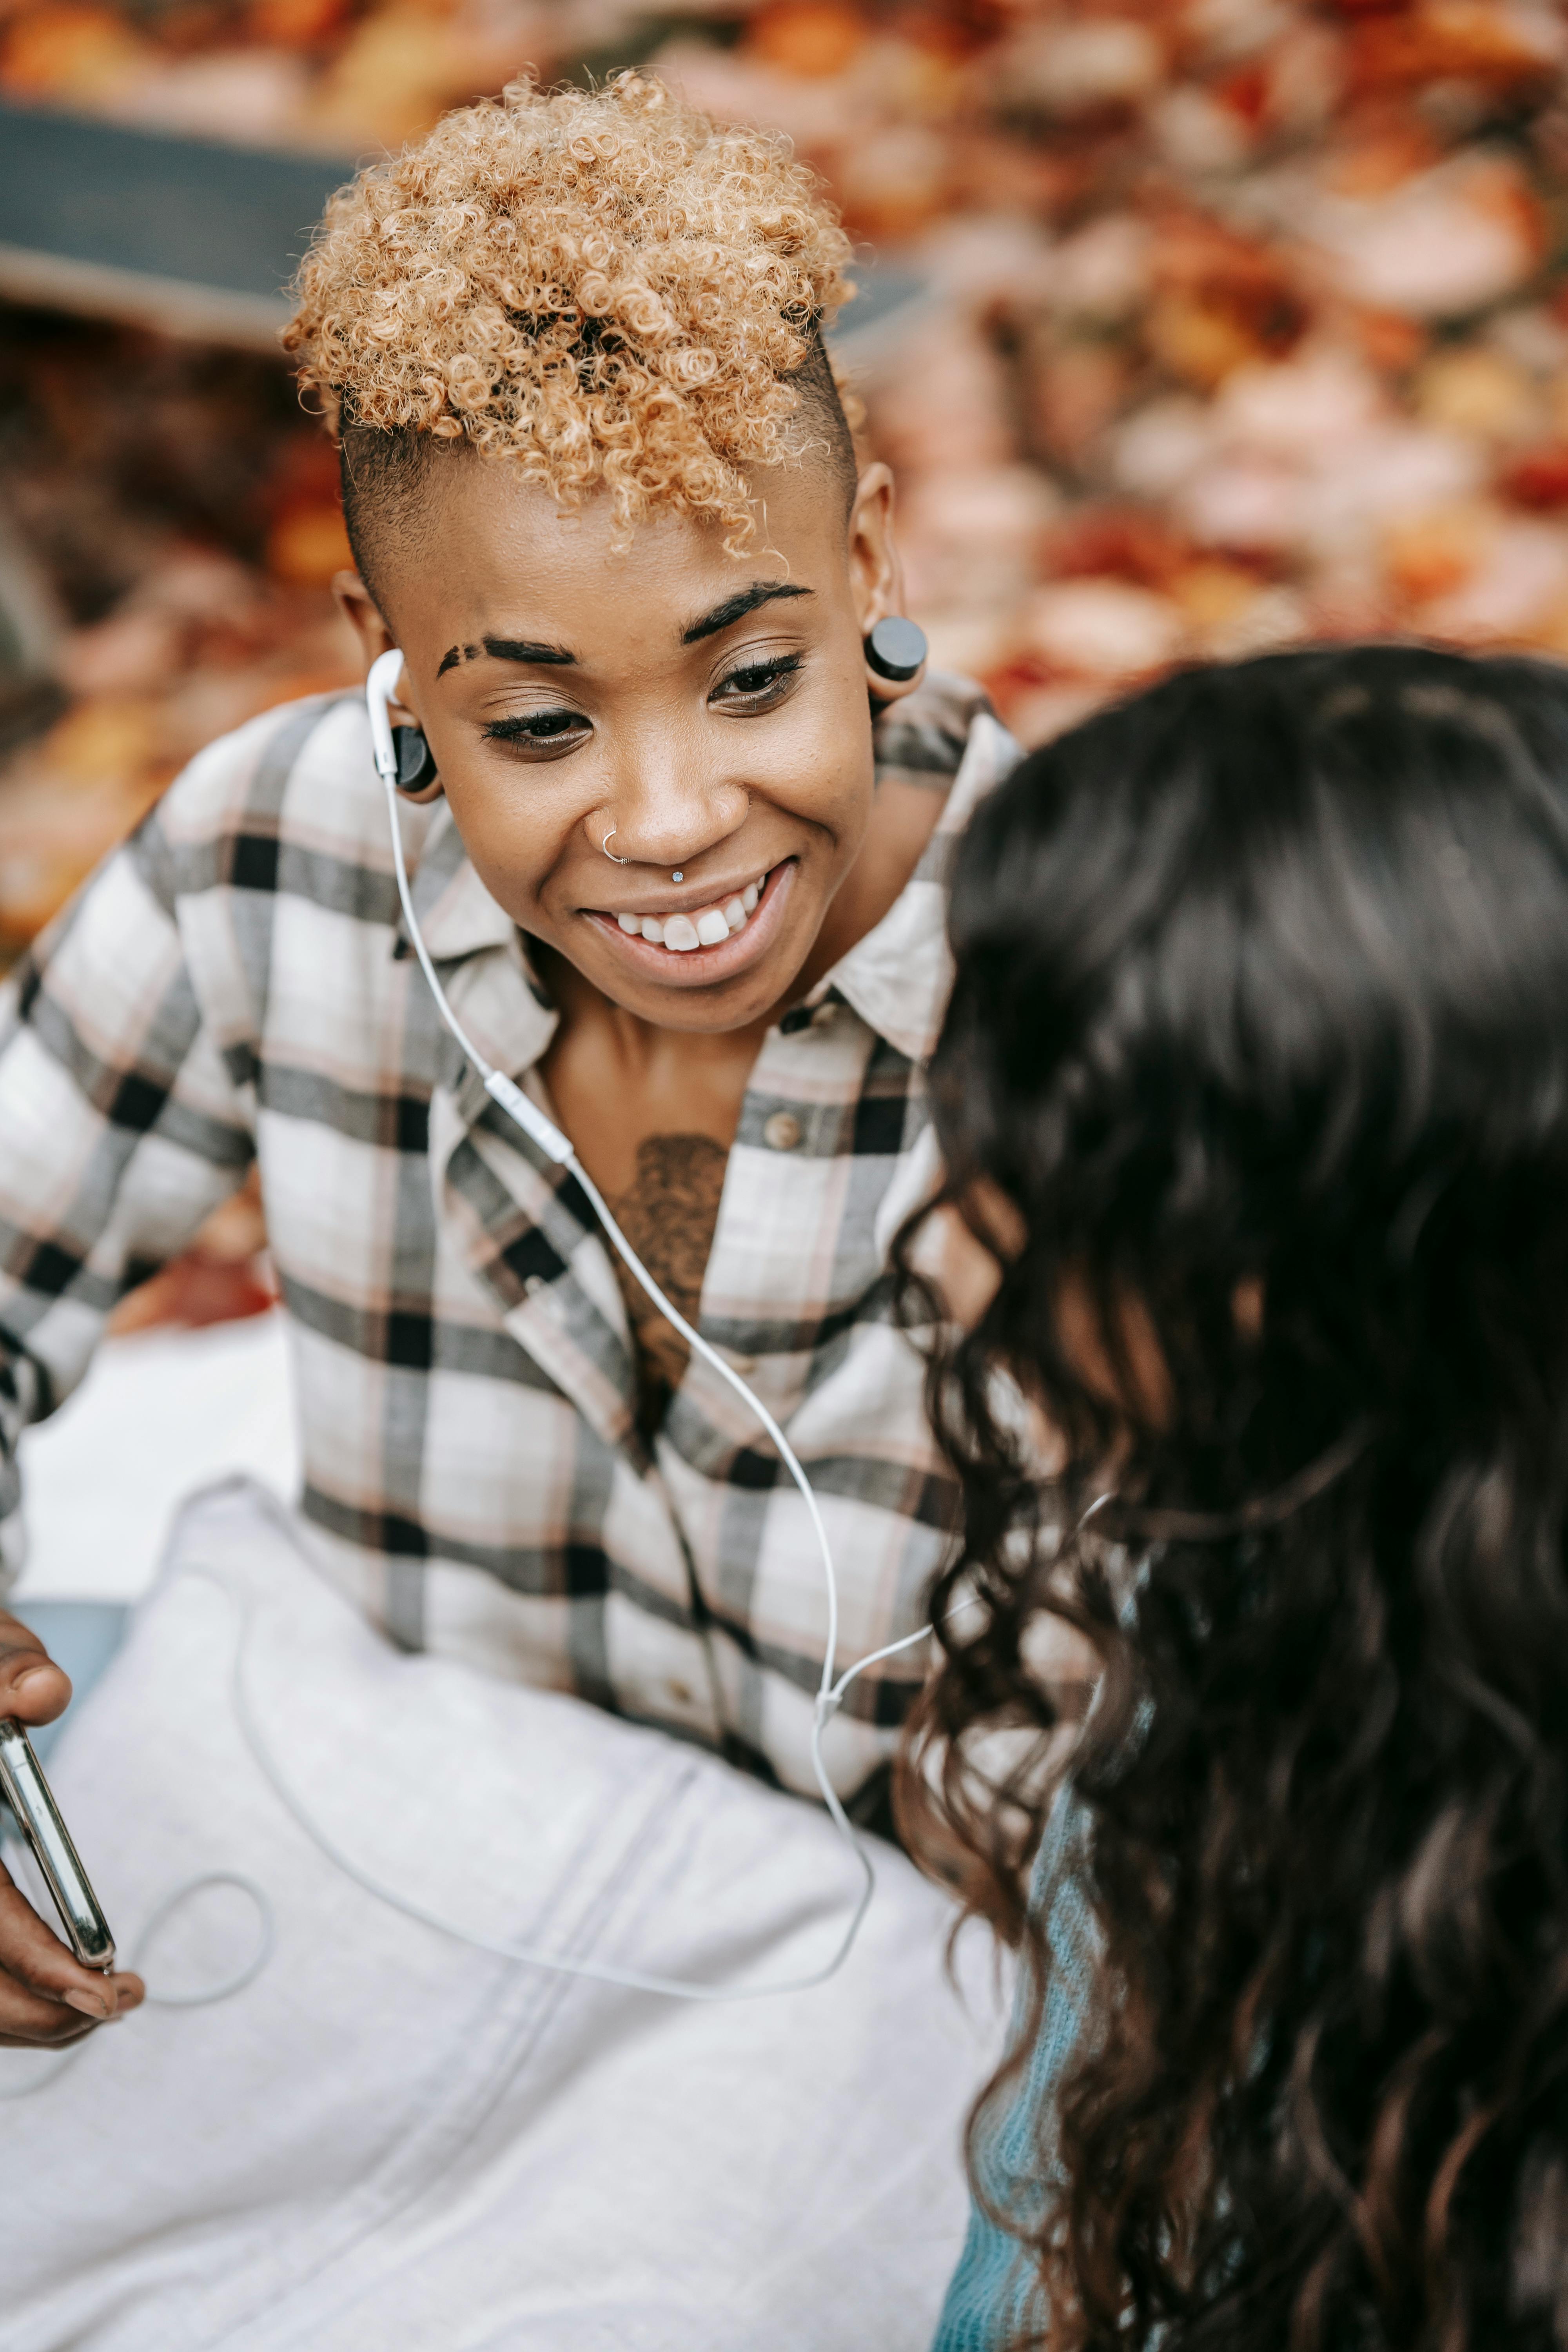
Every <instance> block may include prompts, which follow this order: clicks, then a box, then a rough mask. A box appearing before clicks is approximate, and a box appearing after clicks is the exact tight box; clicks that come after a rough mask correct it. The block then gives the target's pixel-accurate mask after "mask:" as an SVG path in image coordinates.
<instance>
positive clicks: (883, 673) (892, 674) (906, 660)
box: [866, 614, 927, 686]
mask: <svg viewBox="0 0 1568 2352" xmlns="http://www.w3.org/2000/svg"><path fill="white" fill-rule="evenodd" d="M926 652H927V646H926V633H925V631H924V630H923V629H922V628H921V627H920V626H919V625H918V624H917V623H916V622H914V621H906V620H905V619H904V617H903V615H902V614H889V617H888V618H887V620H885V621H879V622H878V624H877V625H876V627H875V628H874V629H873V630H872V631H871V634H870V635H869V636H868V638H867V639H866V659H867V661H868V663H869V664H870V666H871V667H872V668H873V669H874V670H875V671H876V673H877V676H878V677H888V678H891V679H892V680H893V681H894V683H895V684H896V685H899V686H902V685H903V684H904V682H905V680H906V679H908V678H911V677H913V676H914V674H915V672H916V671H917V670H918V669H919V667H920V666H921V663H922V662H923V661H924V659H925V657H926Z"/></svg>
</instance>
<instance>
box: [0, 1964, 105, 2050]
mask: <svg viewBox="0 0 1568 2352" xmlns="http://www.w3.org/2000/svg"><path fill="white" fill-rule="evenodd" d="M107 2023H108V2020H107V2019H105V2018H98V2019H93V2018H88V2017H83V2016H81V2015H80V2014H79V2011H76V2010H74V2009H68V2008H67V2007H66V2005H65V2003H64V2002H63V2001H58V2000H45V1998H44V1996H43V1994H42V1993H37V1992H29V1991H28V1990H27V1988H26V1985H19V1984H17V1983H16V1981H15V1979H13V1978H11V1977H8V1976H5V1975H0V2043H4V2044H6V2045H8V2046H9V2047H10V2048H12V2049H23V2050H37V2049H45V2050H59V2049H63V2048H64V2047H65V2045H66V2044H67V2043H68V2042H80V2041H83V2040H85V2038H86V2036H87V2035H88V2034H89V2033H91V2032H93V2031H94V2029H95V2026H97V2025H103V2024H107Z"/></svg>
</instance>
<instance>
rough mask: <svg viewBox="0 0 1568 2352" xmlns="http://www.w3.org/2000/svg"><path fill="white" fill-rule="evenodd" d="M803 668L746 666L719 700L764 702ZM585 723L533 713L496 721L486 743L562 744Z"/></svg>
mask: <svg viewBox="0 0 1568 2352" xmlns="http://www.w3.org/2000/svg"><path fill="white" fill-rule="evenodd" d="M800 667H801V656H800V655H799V654H777V655H774V656H773V657H772V658H771V659H769V660H767V661H760V662H746V663H745V664H743V665H742V667H741V668H740V669H732V670H731V672H730V674H729V676H728V677H721V679H720V680H719V683H718V685H717V686H716V687H715V688H714V689H713V694H714V698H715V699H716V698H718V697H719V696H720V695H721V694H722V693H723V691H724V689H725V688H726V687H731V686H738V687H739V688H741V695H740V699H741V700H742V701H747V702H753V703H756V702H763V701H764V700H765V699H766V698H767V696H768V693H769V691H770V689H772V688H778V687H780V686H782V685H783V684H784V679H785V678H786V677H793V676H794V674H795V671H796V670H798V669H799V668H800ZM583 724H584V720H583V718H582V715H581V713H580V712H578V711H575V710H564V709H563V710H531V711H529V712H528V713H527V714H526V715H525V716H524V717H522V718H521V719H491V720H490V721H489V724H488V725H487V726H486V728H485V740H486V741H487V742H489V743H558V742H561V741H562V740H563V739H564V738H565V737H566V736H567V735H569V734H570V733H571V732H572V731H573V729H574V727H580V726H582V725H583Z"/></svg>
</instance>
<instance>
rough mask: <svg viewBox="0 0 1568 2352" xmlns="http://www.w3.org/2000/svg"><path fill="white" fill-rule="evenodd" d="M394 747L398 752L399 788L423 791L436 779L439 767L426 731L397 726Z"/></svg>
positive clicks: (397, 778)
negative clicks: (432, 754)
mask: <svg viewBox="0 0 1568 2352" xmlns="http://www.w3.org/2000/svg"><path fill="white" fill-rule="evenodd" d="M392 748H393V750H394V751H395V753H396V754H397V777H396V783H397V789H398V791H399V792H400V793H422V792H425V791H426V790H427V789H428V787H429V786H430V785H431V784H433V783H434V782H435V781H436V776H437V767H436V762H435V760H434V759H433V757H432V756H431V751H430V746H429V744H428V743H426V740H425V736H424V732H423V730H421V729H420V728H417V727H395V728H394V729H393V730H392Z"/></svg>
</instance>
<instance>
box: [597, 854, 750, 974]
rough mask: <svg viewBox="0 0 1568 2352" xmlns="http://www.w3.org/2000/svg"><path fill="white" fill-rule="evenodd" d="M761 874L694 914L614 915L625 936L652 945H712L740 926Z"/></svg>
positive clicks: (679, 949) (683, 949) (682, 951)
mask: <svg viewBox="0 0 1568 2352" xmlns="http://www.w3.org/2000/svg"><path fill="white" fill-rule="evenodd" d="M767 878H768V877H767V876H766V875H765V874H763V875H761V876H759V877H758V878H757V880H756V881H755V882H748V883H747V885H746V887H745V888H744V889H743V890H742V891H741V892H740V894H739V895H738V896H737V897H736V898H725V899H724V900H722V901H721V903H720V904H718V905H716V906H712V907H703V908H700V909H699V910H698V912H697V913H696V914H695V915H663V916H659V915H617V916H616V921H617V922H618V923H619V925H620V927H621V929H622V930H623V931H625V932H626V935H627V937H628V938H629V939H637V938H639V937H640V938H642V939H645V940H651V941H652V942H653V944H654V946H655V947H656V948H658V947H664V948H673V949H674V950H675V952H676V954H677V955H689V954H690V953H691V950H692V949H693V948H716V947H717V946H718V945H719V943H720V941H721V940H727V939H728V938H729V937H730V935H731V932H732V931H739V930H742V929H744V928H745V925H746V924H747V922H749V920H750V919H751V916H752V909H753V908H754V907H755V906H756V903H757V900H758V898H760V897H761V896H762V890H763V883H764V882H765V881H766V880H767Z"/></svg>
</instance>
